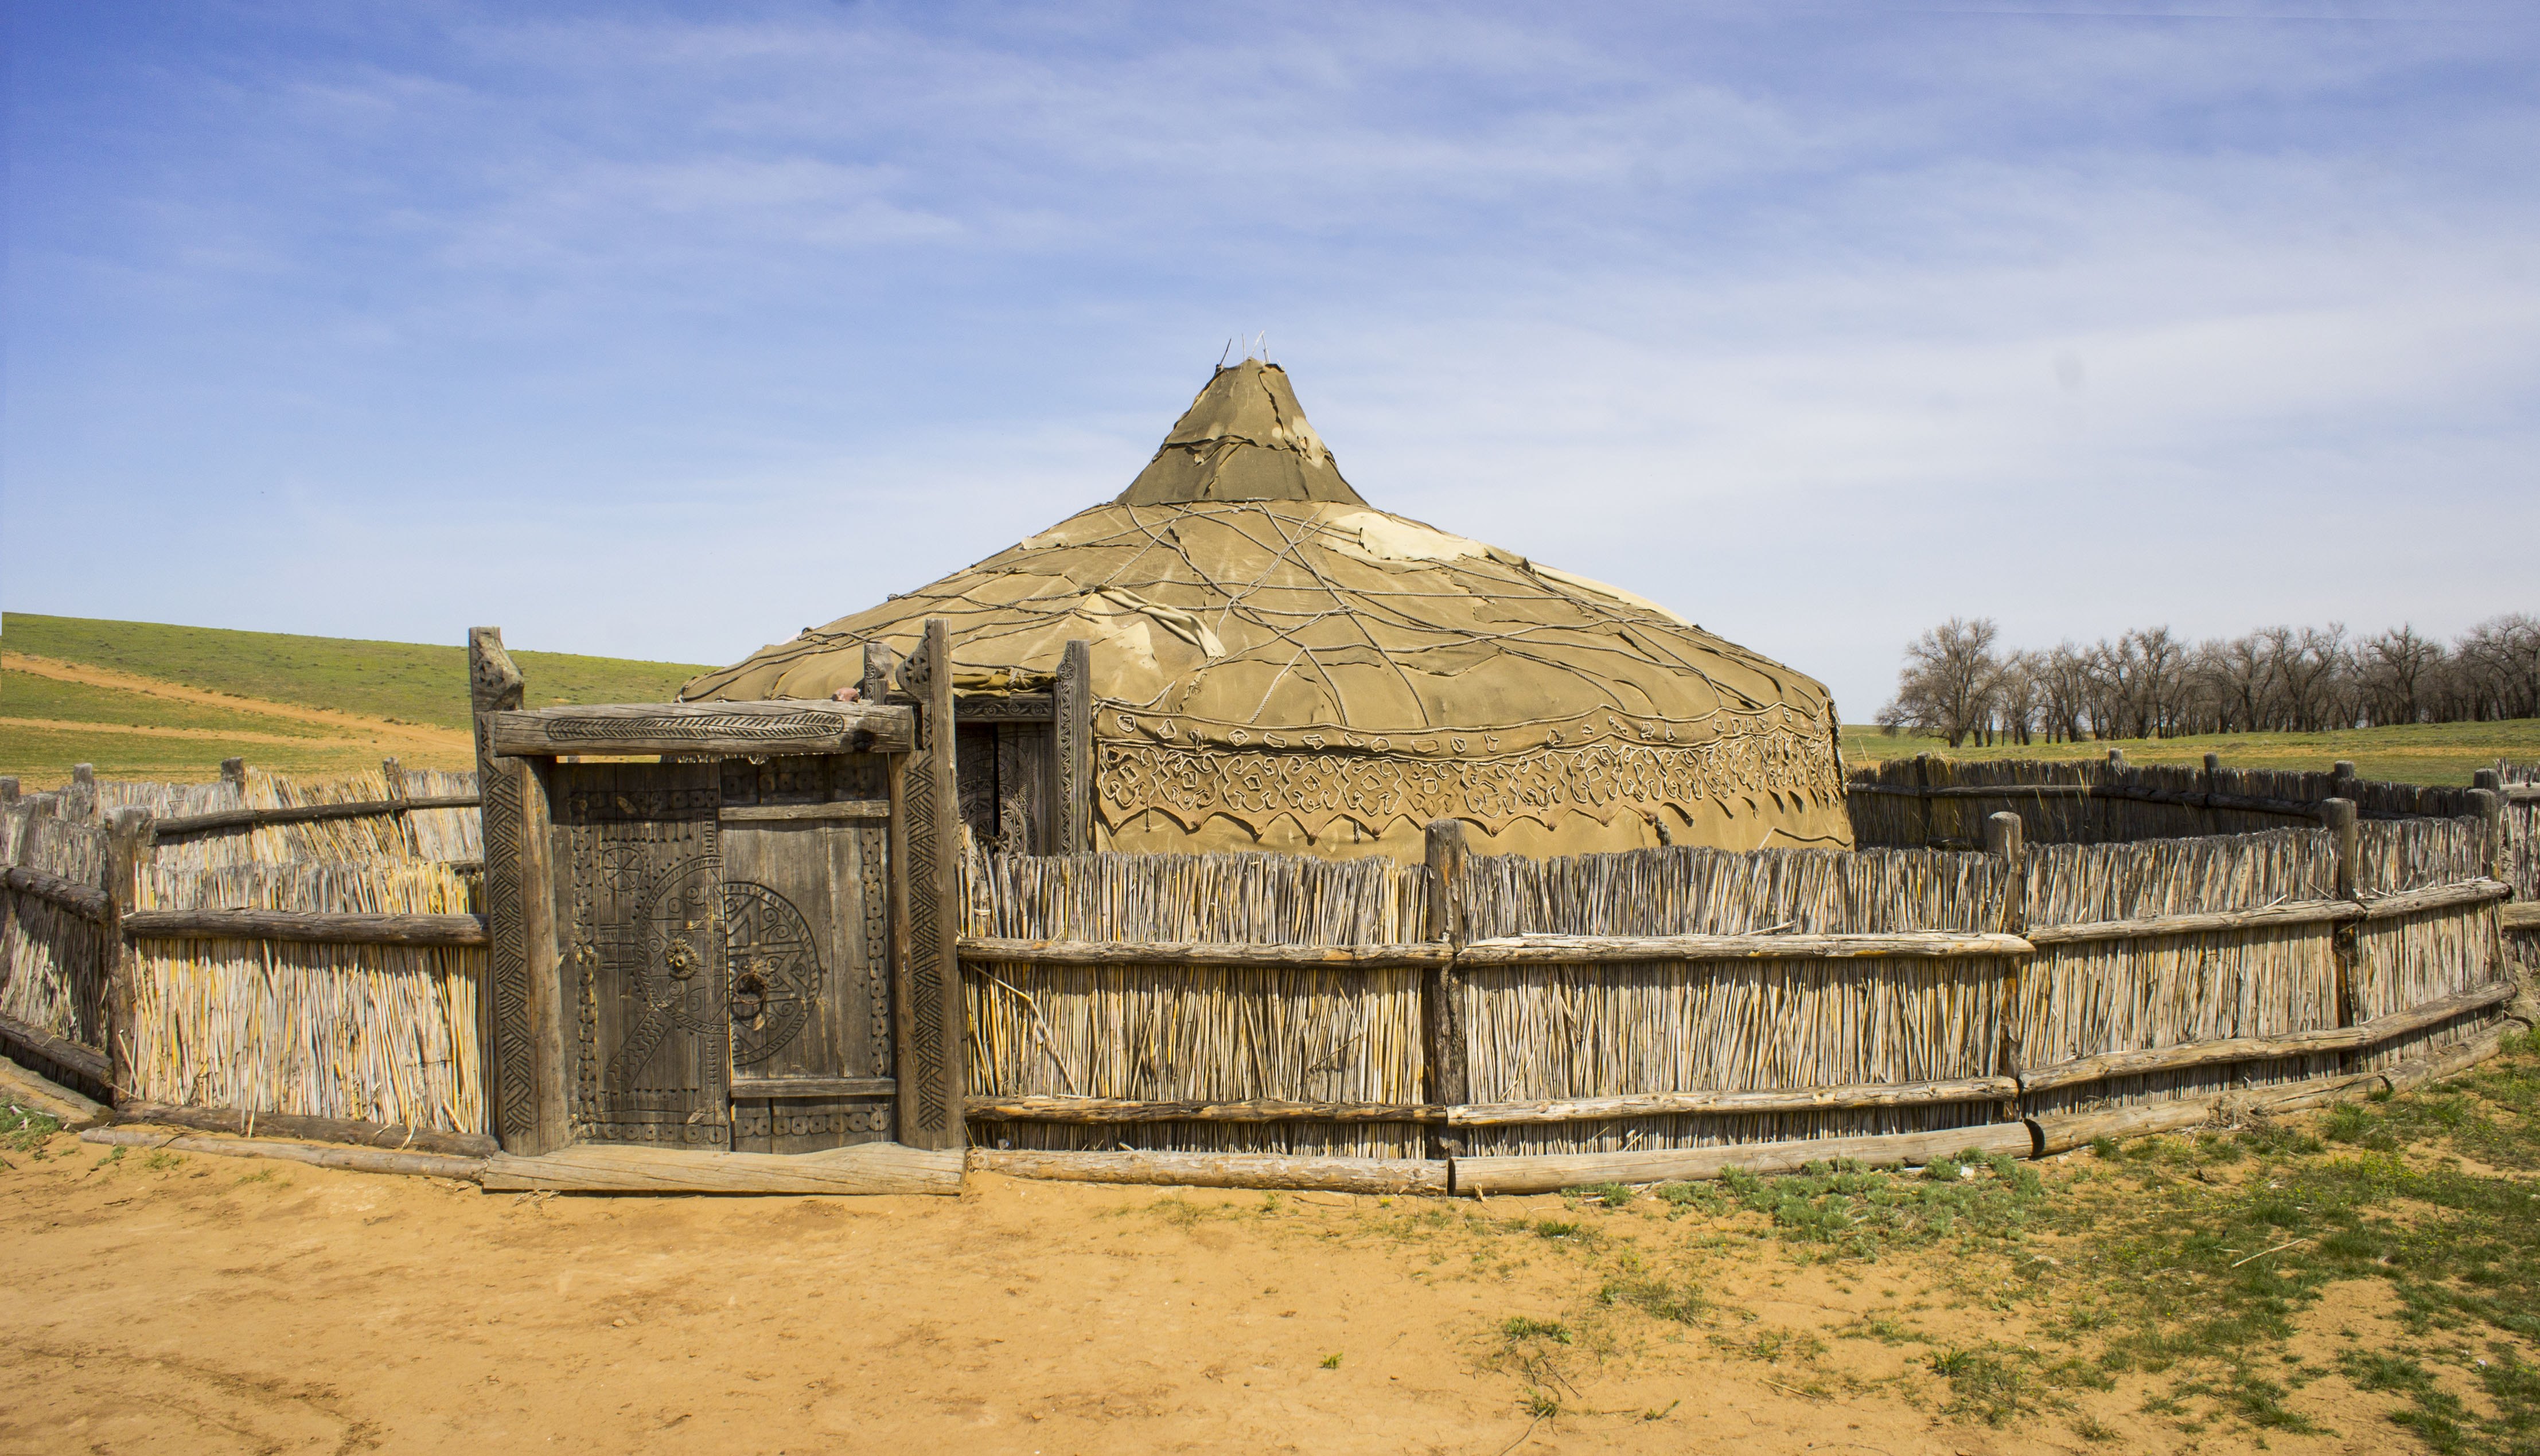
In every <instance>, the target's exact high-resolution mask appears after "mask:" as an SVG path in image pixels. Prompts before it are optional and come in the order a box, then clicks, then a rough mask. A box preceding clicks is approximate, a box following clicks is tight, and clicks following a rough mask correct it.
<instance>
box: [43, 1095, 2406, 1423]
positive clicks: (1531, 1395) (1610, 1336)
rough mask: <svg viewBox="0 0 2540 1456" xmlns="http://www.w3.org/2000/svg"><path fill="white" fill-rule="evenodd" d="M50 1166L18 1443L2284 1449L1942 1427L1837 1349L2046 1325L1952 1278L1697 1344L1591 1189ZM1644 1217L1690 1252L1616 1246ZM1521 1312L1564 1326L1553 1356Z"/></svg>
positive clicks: (1882, 1349) (65, 1153) (1859, 1287)
mask: <svg viewBox="0 0 2540 1456" xmlns="http://www.w3.org/2000/svg"><path fill="white" fill-rule="evenodd" d="M43 1151H44V1153H45V1155H44V1156H42V1157H40V1158H39V1157H37V1156H35V1154H33V1153H25V1152H21V1153H11V1154H9V1157H8V1161H9V1162H10V1163H12V1164H13V1165H14V1166H13V1167H10V1168H7V1169H0V1211H5V1212H4V1213H0V1216H5V1219H6V1223H7V1226H8V1227H9V1228H10V1229H11V1230H12V1235H13V1237H12V1240H11V1245H12V1247H11V1253H12V1267H11V1271H10V1286H11V1297H10V1298H9V1299H7V1300H5V1301H0V1378H5V1379H6V1381H7V1386H8V1389H9V1390H10V1392H11V1395H10V1399H9V1401H8V1402H6V1403H5V1404H0V1450H6V1451H10V1452H20V1451H25V1452H36V1451H42V1452H61V1451H92V1452H137V1451H144V1450H185V1451H202V1452H227V1451H272V1452H279V1451H303V1450H307V1451H360V1450H372V1449H379V1450H393V1451H443V1450H449V1451H466V1452H470V1453H481V1452H484V1451H492V1450H528V1449H535V1450H552V1451H592V1452H623V1451H631V1450H643V1451H671V1452H684V1451H698V1452H709V1451H710V1452H718V1453H720V1452H797V1453H802V1452H905V1451H919V1450H936V1449H957V1450H960V1451H963V1452H981V1453H1009V1452H1010V1453H1015V1456H1059V1453H1062V1452H1087V1453H1094V1452H1102V1453H1109V1452H1120V1451H1178V1450H1189V1451H1231V1450H1242V1451H1299V1452H1317V1453H1320V1452H1383V1453H1395V1452H1436V1453H1458V1456H1462V1453H1470V1456H1517V1453H1528V1456H1539V1453H1551V1452H1584V1451H1635V1452H1639V1451H1646V1452H1732V1451H1733V1452H1740V1453H1743V1452H1757V1453H1783V1452H1789V1453H1799V1452H1855V1453H1863V1452H1866V1453H1872V1456H1948V1453H1971V1456H2007V1453H2011V1452H2037V1451H2069V1452H2079V1451H2141V1450H2159V1451H2171V1450H2178V1449H2182V1447H2183V1445H2184V1446H2189V1447H2192V1449H2195V1450H2197V1451H2199V1452H2204V1453H2219V1452H2235V1451H2242V1450H2248V1449H2252V1447H2250V1446H2249V1445H2248V1443H2247V1442H2246V1440H2245V1438H2242V1437H2236V1436H2233V1435H2230V1434H2228V1433H2225V1432H2222V1431H2208V1432H2207V1433H2205V1434H2204V1435H2202V1436H2201V1437H2198V1438H2196V1439H2195V1440H2193V1441H2192V1442H2183V1438H2182V1437H2181V1435H2180V1433H2179V1431H2178V1429H2177V1428H2176V1426H2175V1425H2172V1424H2166V1423H2164V1424H2161V1425H2153V1424H2150V1423H2148V1422H2147V1421H2146V1419H2145V1418H2143V1417H2142V1416H2141V1415H2140V1414H2139V1413H2138V1412H2137V1410H2136V1407H2137V1406H2138V1405H2139V1403H2140V1401H2141V1399H2142V1396H2143V1394H2144V1391H2143V1390H2142V1389H2139V1388H2126V1387H2121V1388H2120V1389H2118V1390H2116V1391H2112V1392H2107V1393H2105V1394H2104V1395H2093V1396H2091V1397H2089V1414H2090V1415H2091V1416H2092V1417H2093V1418H2094V1419H2095V1420H2096V1421H2099V1422H2101V1425H2100V1426H2099V1427H2097V1428H2096V1432H2095V1433H2096V1441H2095V1443H2094V1442H2093V1441H2091V1440H2085V1439H2083V1438H2082V1437H2081V1436H2079V1435H2077V1434H2075V1432H2074V1428H2073V1425H2072V1420H2073V1418H2070V1417H2053V1418H2047V1417H2040V1418H2037V1419H2034V1420H2022V1421H2018V1422H2015V1423H2014V1424H2012V1425H2011V1426H2007V1427H2001V1428H1997V1427H1990V1426H1985V1425H1982V1424H1975V1423H1969V1422H1964V1421H1955V1420H1951V1419H1947V1418H1944V1417H1942V1416H1940V1415H1938V1414H1935V1413H1936V1411H1937V1409H1938V1407H1939V1405H1940V1400H1941V1399H1944V1398H1945V1388H1944V1387H1942V1386H1940V1384H1939V1383H1938V1382H1936V1381H1934V1380H1933V1379H1932V1378H1931V1377H1930V1376H1929V1375H1928V1374H1927V1373H1925V1372H1924V1362H1923V1354H1922V1352H1920V1351H1919V1350H1913V1349H1902V1348H1897V1347H1894V1346H1891V1345H1887V1344H1882V1343H1880V1342H1879V1341H1876V1340H1869V1339H1844V1338H1839V1337H1837V1335H1836V1332H1837V1331H1839V1330H1840V1329H1841V1328H1842V1327H1844V1326H1846V1325H1848V1324H1851V1325H1857V1324H1858V1321H1859V1317H1860V1316H1862V1315H1864V1314H1865V1313H1868V1314H1873V1315H1874V1314H1877V1313H1879V1312H1881V1311H1885V1312H1887V1313H1895V1312H1898V1311H1900V1310H1904V1309H1912V1308H1921V1309H1925V1310H1927V1311H1928V1312H1927V1314H1925V1315H1924V1316H1923V1318H1924V1319H1925V1322H1926V1323H1927V1324H1930V1323H1932V1322H1934V1321H1940V1322H1942V1323H1955V1324H1957V1325H1959V1326H1963V1327H1964V1329H1965V1331H1966V1332H1967V1334H1966V1338H1967V1339H1968V1340H1969V1341H1970V1342H1975V1341H1981V1340H1982V1339H1985V1338H1989V1337H1993V1336H2000V1337H2002V1338H2005V1339H2014V1340H2015V1339H2018V1338H2020V1332H2019V1326H2018V1323H2017V1321H2016V1320H2015V1319H2013V1318H2011V1316H2008V1315H2005V1314H2001V1313H1999V1312H1994V1311H1989V1310H1987V1309H1985V1308H1983V1307H1982V1306H1981V1305H1980V1304H1974V1305H1970V1304H1965V1303H1964V1302H1963V1299H1962V1297H1961V1296H1955V1295H1940V1294H1937V1293H1936V1292H1935V1290H1936V1289H1937V1287H1938V1286H1939V1283H1940V1282H1941V1281H1942V1280H1944V1279H1945V1276H1946V1271H1945V1270H1944V1269H1940V1268H1939V1267H1937V1264H1927V1265H1924V1266H1906V1267H1895V1266H1886V1265H1882V1266H1880V1267H1877V1268H1875V1269H1871V1270H1869V1271H1867V1272H1863V1271H1859V1270H1856V1271H1853V1272H1851V1273H1849V1274H1843V1273H1833V1274H1829V1273H1827V1272H1825V1271H1823V1270H1822V1269H1814V1270H1811V1269H1802V1268H1799V1267H1797V1266H1795V1265H1792V1264H1790V1263H1788V1262H1786V1261H1784V1260H1782V1259H1780V1258H1779V1257H1778V1256H1776V1255H1774V1254H1772V1253H1771V1252H1770V1251H1769V1250H1768V1249H1767V1248H1765V1247H1763V1246H1752V1247H1747V1248H1744V1249H1742V1250H1737V1251H1731V1252H1730V1253H1729V1254H1727V1255H1725V1256H1724V1257H1726V1258H1727V1259H1729V1260H1730V1261H1732V1263H1731V1265H1730V1266H1729V1267H1728V1268H1726V1269H1724V1270H1723V1271H1722V1272H1721V1274H1720V1277H1719V1278H1718V1279H1716V1280H1714V1281H1712V1282H1711V1284H1710V1290H1709V1292H1710V1295H1711V1297H1712V1298H1713V1299H1714V1300H1715V1301H1717V1309H1718V1310H1719V1311H1722V1312H1721V1313H1719V1314H1718V1315H1717V1316H1716V1317H1710V1318H1706V1320H1705V1321H1704V1322H1702V1323H1701V1324H1699V1325H1687V1324H1677V1323H1669V1322H1666V1321H1662V1320H1656V1319H1650V1318H1646V1317H1644V1316H1642V1315H1641V1314H1640V1313H1639V1312H1638V1311H1637V1310H1626V1311H1622V1312H1621V1314H1624V1315H1628V1316H1629V1319H1628V1320H1623V1319H1620V1318H1619V1317H1618V1318H1617V1320H1616V1321H1615V1322H1613V1323H1611V1324H1589V1323H1579V1322H1580V1321H1581V1320H1582V1318H1583V1317H1582V1314H1581V1313H1580V1311H1581V1310H1582V1309H1583V1308H1585V1307H1588V1306H1592V1304H1593V1301H1594V1298H1595V1296H1594V1291H1593V1287H1592V1285H1590V1286H1588V1287H1584V1288H1583V1287H1582V1286H1581V1284H1580V1279H1581V1270H1582V1269H1583V1268H1584V1267H1585V1266H1583V1265H1582V1264H1581V1263H1580V1262H1579V1261H1578V1260H1577V1259H1576V1258H1574V1257H1572V1255H1571V1253H1570V1252H1569V1251H1568V1250H1566V1249H1565V1248H1564V1247H1562V1246H1561V1244H1560V1243H1559V1242H1558V1241H1556V1240H1551V1239H1547V1238H1543V1237H1538V1236H1537V1234H1538V1232H1539V1231H1540V1227H1539V1226H1540V1223H1541V1222H1542V1221H1543V1220H1545V1219H1547V1218H1549V1217H1551V1216H1552V1215H1554V1214H1557V1213H1560V1212H1561V1211H1562V1206H1561V1204H1560V1203H1559V1201H1558V1200H1493V1201H1491V1202H1490V1203H1489V1204H1488V1205H1486V1206H1479V1207H1477V1206H1475V1205H1473V1204H1471V1203H1469V1202H1461V1203H1452V1204H1449V1203H1446V1202H1444V1201H1434V1202H1433V1201H1419V1200H1401V1201H1396V1202H1393V1203H1390V1204H1386V1203H1380V1202H1379V1201H1378V1200H1376V1199H1372V1198H1345V1197H1340V1196H1336V1195H1292V1196H1289V1197H1286V1198H1279V1199H1266V1198H1265V1197H1264V1196H1263V1195H1261V1194H1257V1193H1241V1194H1238V1193H1224V1192H1190V1193H1186V1194H1180V1195H1172V1194H1168V1193H1165V1192H1164V1191H1161V1190H1154V1189H1106V1188H1089V1187H1082V1186H1072V1185H1056V1184H1038V1183H1027V1182H1021V1181H1013V1180H1006V1179H1001V1178H996V1177H992V1176H981V1175H973V1176H972V1178H971V1180H970V1187H971V1191H970V1192H969V1193H967V1194H965V1195H964V1196H963V1197H961V1198H960V1199H958V1200H944V1199H830V1200H811V1199H703V1198H618V1199H596V1198H578V1199H577V1198H551V1197H536V1196H512V1195H486V1194H481V1193H478V1192H477V1191H475V1190H474V1189H473V1187H472V1186H469V1185H462V1184H452V1183H441V1182H433V1181H425V1180H419V1179H406V1178H393V1177H378V1176H364V1175H358V1174H345V1173H334V1172H327V1171H323V1170H317V1169H311V1168H305V1167H300V1166H296V1165H290V1164H279V1163H270V1162H262V1161H255V1160H248V1159H232V1158H222V1157H208V1156H202V1155H195V1154H176V1153H166V1152H160V1153H151V1152H147V1151H144V1150H142V1149H138V1148H135V1149H130V1150H129V1151H128V1152H127V1153H126V1155H124V1156H123V1157H121V1158H119V1159H116V1160H113V1161H103V1159H104V1158H105V1157H106V1149H102V1148H100V1147H97V1146H95V1145H93V1144H80V1143H77V1142H76V1141H74V1140H72V1139H70V1138H67V1137H61V1138H56V1139H54V1140H53V1142H52V1143H51V1144H48V1145H47V1146H46V1148H44V1149H43ZM1468 1214H1470V1215H1476V1216H1478V1217H1479V1218H1480V1219H1482V1220H1483V1222H1482V1224H1481V1225H1479V1226H1480V1227H1481V1228H1482V1229H1483V1230H1484V1231H1483V1232H1481V1233H1475V1232H1473V1229H1474V1228H1475V1226H1476V1225H1474V1224H1471V1223H1468V1222H1467V1221H1466V1218H1467V1215H1468ZM1626 1223H1628V1224H1631V1225H1635V1226H1637V1225H1639V1224H1642V1223H1646V1224H1647V1225H1648V1226H1649V1228H1650V1229H1651V1230H1652V1233H1651V1236H1652V1237H1653V1238H1681V1237H1682V1236H1683V1235H1684V1234H1685V1233H1686V1232H1687V1230H1686V1228H1685V1226H1684V1225H1681V1224H1670V1223H1667V1222H1665V1221H1664V1220H1663V1219H1658V1218H1656V1217H1652V1218H1649V1219H1632V1218H1630V1217H1629V1216H1628V1215H1625V1216H1624V1218H1623V1219H1622V1220H1621V1221H1609V1223H1608V1224H1607V1225H1606V1226H1608V1227H1612V1228H1616V1229H1620V1230H1622V1231H1621V1232H1620V1233H1616V1234H1612V1235H1599V1236H1604V1237H1619V1236H1632V1237H1638V1236H1639V1235H1638V1233H1637V1232H1634V1231H1633V1229H1632V1228H1626V1227H1625V1226H1624V1225H1625V1224H1626ZM1952 1299H1957V1300H1959V1302H1958V1304H1956V1305H1955V1306H1954V1307H1953V1306H1952V1305H1951V1304H1950V1302H1949V1301H1950V1300H1952ZM2338 1317H2340V1318H2361V1317H2362V1316H2361V1315H2360V1314H2358V1313H2356V1312H2354V1311H2345V1312H2342V1313H2340V1315H2339V1316H2338ZM1588 1318H1589V1319H1601V1318H1602V1317H1600V1316H1593V1315H1590V1316H1588ZM1512 1320H1519V1321H1523V1320H1534V1321H1541V1322H1543V1323H1544V1325H1545V1326H1546V1327H1549V1328H1554V1329H1560V1330H1561V1331H1562V1332H1563V1333H1562V1334H1561V1335H1559V1336H1558V1337H1554V1336H1548V1335H1547V1336H1538V1337H1536V1338H1533V1339H1531V1340H1530V1341H1528V1342H1526V1344H1525V1346H1524V1348H1523V1349H1519V1347H1518V1343H1517V1342H1516V1341H1513V1340H1512V1339H1511V1338H1510V1337H1509V1335H1508V1333H1507V1332H1508V1331H1509V1329H1510V1328H1511V1325H1510V1322H1511V1321H1512ZM1565 1320H1567V1321H1572V1322H1574V1323H1572V1324H1569V1325H1563V1324H1561V1323H1560V1322H1561V1321H1565ZM1820 1337H1824V1338H1820ZM1812 1341H1813V1342H1815V1343H1816V1344H1817V1345H1818V1346H1819V1347H1821V1349H1822V1353H1815V1354H1808V1355H1806V1356H1804V1357H1803V1358H1802V1357H1799V1356H1790V1355H1785V1354H1783V1353H1777V1352H1776V1351H1779V1350H1781V1349H1783V1348H1784V1347H1783V1346H1782V1345H1778V1344H1776V1342H1794V1343H1795V1345H1794V1348H1799V1349H1804V1348H1806V1347H1807V1345H1808V1344H1809V1342H1812ZM1836 1369H1840V1371H1841V1372H1842V1374H1841V1376H1840V1377H1839V1383H1837V1384H1835V1385H1832V1386H1829V1385H1828V1384H1827V1382H1828V1381H1829V1380H1830V1379H1836V1378H1837V1377H1834V1376H1832V1375H1830V1373H1829V1372H1830V1371H1832V1370H1836ZM1811 1386H1814V1387H1818V1389H1817V1390H1816V1391H1814V1392H1812V1391H1811V1390H1810V1389H1809V1387H1811ZM1829 1389H1830V1390H1832V1391H1834V1392H1835V1393H1832V1394H1828V1393H1826V1391H1827V1390H1829ZM2315 1389H2318V1388H2315ZM1936 1391H1937V1392H1939V1395H1938V1396H1937V1397H1936V1396H1935V1394H1934V1393H1935V1392H1936ZM2320 1393H2321V1394H2322V1395H2323V1397H2325V1395H2326V1394H2327V1392H2326V1391H2325V1390H2321V1392H2320ZM1547 1404H1557V1405H1558V1406H1559V1407H1560V1410H1559V1411H1558V1413H1557V1414H1547V1413H1546V1412H1545V1407H1546V1406H1547ZM2337 1423H2338V1424H2339V1425H2340V1426H2341V1427H2342V1428H2343V1429H2344V1430H2345V1431H2346V1432H2348V1434H2347V1435H2346V1436H2343V1437H2294V1436H2289V1435H2286V1434H2284V1433H2276V1434H2274V1435H2273V1437H2272V1448H2273V1450H2274V1451H2275V1452H2277V1453H2286V1452H2360V1451H2374V1450H2386V1449H2390V1448H2391V1446H2390V1443H2389V1442H2388V1439H2387V1437H2386V1436H2385V1434H2384V1433H2385V1432H2387V1431H2388V1430H2389V1427H2388V1426H2387V1425H2386V1424H2381V1423H2380V1422H2379V1421H2377V1418H2376V1417H2375V1416H2374V1415H2373V1414H2372V1413H2371V1412H2370V1411H2368V1410H2358V1411H2355V1412H2351V1413H2349V1414H2348V1415H2347V1416H2346V1417H2345V1418H2343V1419H2340V1420H2339V1421H2338V1422H2337Z"/></svg>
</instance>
